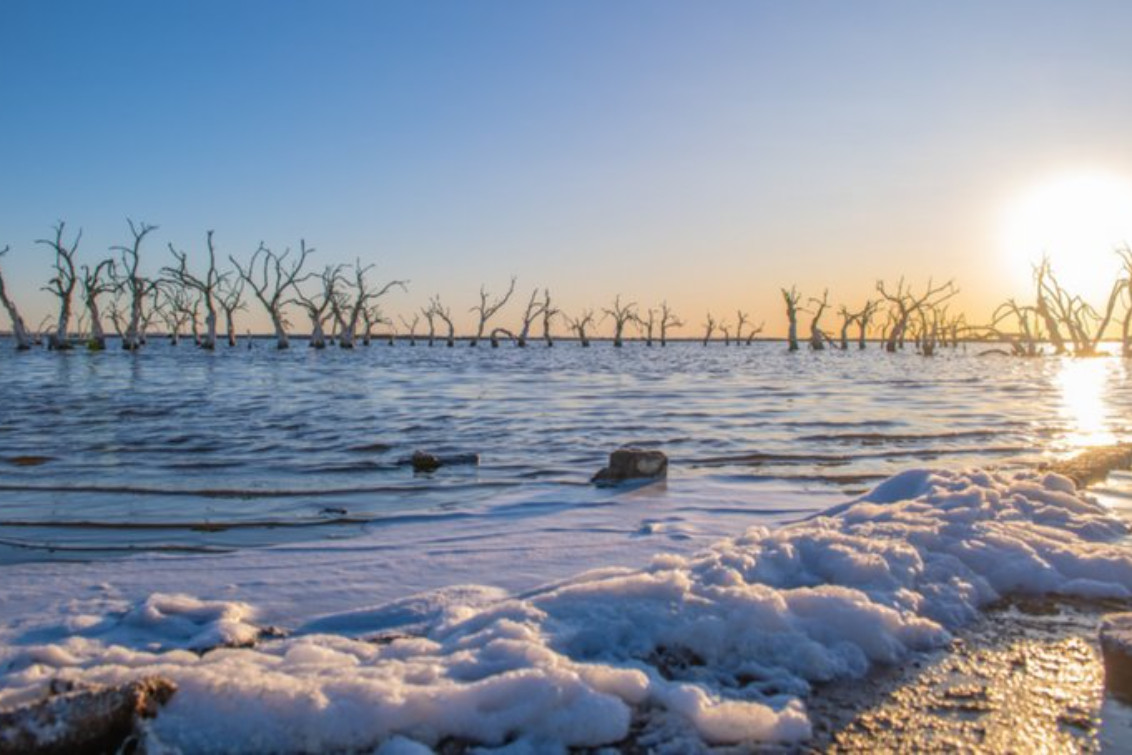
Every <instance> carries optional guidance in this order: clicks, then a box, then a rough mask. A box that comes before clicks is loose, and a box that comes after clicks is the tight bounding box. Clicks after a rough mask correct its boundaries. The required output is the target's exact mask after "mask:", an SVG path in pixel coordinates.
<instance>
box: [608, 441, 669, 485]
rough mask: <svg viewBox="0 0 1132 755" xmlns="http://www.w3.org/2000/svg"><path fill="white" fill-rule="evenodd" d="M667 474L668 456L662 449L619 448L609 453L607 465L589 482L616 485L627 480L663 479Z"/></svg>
mask: <svg viewBox="0 0 1132 755" xmlns="http://www.w3.org/2000/svg"><path fill="white" fill-rule="evenodd" d="M667 476H668V457H667V456H665V455H664V452H663V451H656V450H648V449H644V448H619V449H617V450H616V451H614V452H613V453H611V454H610V455H609V466H608V467H606V468H604V469H602V470H601V471H600V472H598V473H597V474H595V475H594V476H593V479H591V480H590V482H596V483H598V484H599V485H616V484H617V483H619V482H626V481H628V480H663V479H664V478H665V477H667Z"/></svg>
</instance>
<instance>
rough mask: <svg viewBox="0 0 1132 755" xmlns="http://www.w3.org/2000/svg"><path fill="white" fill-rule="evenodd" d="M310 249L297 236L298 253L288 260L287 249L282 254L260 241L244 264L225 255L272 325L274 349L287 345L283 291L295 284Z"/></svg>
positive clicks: (284, 292)
mask: <svg viewBox="0 0 1132 755" xmlns="http://www.w3.org/2000/svg"><path fill="white" fill-rule="evenodd" d="M313 251H314V249H313V248H311V247H308V246H307V242H306V240H304V239H300V240H299V256H298V257H297V258H296V259H294V261H293V262H290V263H288V261H287V257H288V256H289V255H290V254H291V250H290V249H288V250H286V251H284V252H283V254H275V252H273V251H271V250H270V249H268V248H267V246H266V245H264V243H263V242H262V241H261V242H260V244H259V248H258V249H256V250H255V253H254V254H253V255H252V258H251V260H250V261H249V262H248V266H247V267H246V268H244V267H243V266H241V265H240V263H239V262H238V261H237V260H236V258H235V257H229V258H228V259H230V260H232V264H233V265H235V266H236V271H237V272H238V273H239V274H240V277H241V278H242V279H243V280H244V281H245V282H246V283H247V284H248V285H249V286H251V289H252V293H253V294H255V298H256V299H258V300H259V303H260V304H262V305H263V308H264V309H265V310H267V314H268V316H269V317H270V318H271V325H272V327H273V328H274V329H275V348H277V349H286V348H288V347H289V346H290V345H291V341H290V339H288V337H287V318H286V317H285V316H284V314H283V307H284V305H285V304H286V303H287V301H288V298H287V294H288V293H289V292H290V291H291V289H292V288H295V287H296V281H298V279H299V274H300V273H301V272H302V271H303V265H304V264H306V261H307V257H309V256H310V254H311V253H312V252H313Z"/></svg>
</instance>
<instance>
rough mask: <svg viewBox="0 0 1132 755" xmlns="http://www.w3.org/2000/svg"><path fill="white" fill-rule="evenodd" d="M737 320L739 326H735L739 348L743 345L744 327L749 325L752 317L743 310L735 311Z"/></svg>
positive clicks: (736, 342)
mask: <svg viewBox="0 0 1132 755" xmlns="http://www.w3.org/2000/svg"><path fill="white" fill-rule="evenodd" d="M735 319H736V320H737V321H738V324H737V325H736V326H735V345H736V346H738V345H740V344H741V343H743V326H744V325H746V324H747V321H748V320H749V319H750V315H748V314H747V313H746V312H744V311H743V310H741V309H738V310H735Z"/></svg>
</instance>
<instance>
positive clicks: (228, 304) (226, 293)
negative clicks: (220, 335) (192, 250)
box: [217, 276, 247, 346]
mask: <svg viewBox="0 0 1132 755" xmlns="http://www.w3.org/2000/svg"><path fill="white" fill-rule="evenodd" d="M217 301H218V302H219V303H220V308H221V309H222V310H224V332H225V334H227V337H228V346H235V345H236V321H235V316H236V312H237V311H238V310H241V309H247V305H246V304H244V279H243V278H241V277H239V276H237V277H236V279H235V280H232V281H226V282H224V283H223V285H221V287H220V291H219V292H217Z"/></svg>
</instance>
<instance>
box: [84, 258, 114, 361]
mask: <svg viewBox="0 0 1132 755" xmlns="http://www.w3.org/2000/svg"><path fill="white" fill-rule="evenodd" d="M113 265H114V260H111V259H105V260H102V261H101V262H99V263H98V264H97V265H95V266H94V269H93V270H91V269H90V268H89V267H88V266H86V265H83V302H84V303H85V304H86V311H87V317H88V319H89V320H90V338H89V339H88V341H87V348H89V349H90V350H91V351H102V350H104V349H105V348H106V333H105V331H103V329H102V314H101V313H100V312H99V308H98V297H100V296H102V295H103V294H108V293H110V292H112V291H113V290H114V284H113V283H112V282H111V281H110V280H109V275H108V273H109V272H110V269H111V268H112V267H113ZM104 274H107V277H103V276H104Z"/></svg>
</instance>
